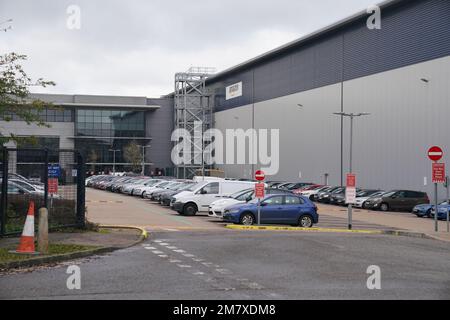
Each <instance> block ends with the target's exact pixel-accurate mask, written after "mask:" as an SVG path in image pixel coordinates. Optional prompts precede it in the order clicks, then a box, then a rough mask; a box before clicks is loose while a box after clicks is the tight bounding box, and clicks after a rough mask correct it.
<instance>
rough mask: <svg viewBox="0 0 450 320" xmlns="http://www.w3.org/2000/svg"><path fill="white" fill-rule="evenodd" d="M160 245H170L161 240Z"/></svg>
mask: <svg viewBox="0 0 450 320" xmlns="http://www.w3.org/2000/svg"><path fill="white" fill-rule="evenodd" d="M159 245H160V246H168V245H169V244H168V243H166V242H161V243H160V244H159Z"/></svg>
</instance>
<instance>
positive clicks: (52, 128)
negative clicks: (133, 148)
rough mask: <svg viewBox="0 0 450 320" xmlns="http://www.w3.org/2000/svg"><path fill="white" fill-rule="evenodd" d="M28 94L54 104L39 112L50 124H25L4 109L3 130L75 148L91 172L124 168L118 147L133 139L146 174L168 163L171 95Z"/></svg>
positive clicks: (126, 165)
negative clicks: (141, 154) (169, 96)
mask: <svg viewBox="0 0 450 320" xmlns="http://www.w3.org/2000/svg"><path fill="white" fill-rule="evenodd" d="M31 98H32V99H40V100H42V101H45V102H51V103H52V104H53V106H54V108H47V109H46V110H43V111H41V112H39V115H40V116H41V118H42V120H43V121H45V122H47V123H48V124H49V127H38V126H36V125H27V124H26V123H25V122H24V121H22V120H21V119H20V118H19V117H17V116H16V115H14V114H8V115H5V118H6V116H7V117H8V119H10V120H11V121H3V120H0V126H1V127H2V131H3V132H4V133H5V134H14V135H17V136H21V137H29V136H32V137H35V139H34V140H35V142H34V146H35V147H48V148H60V149H76V150H79V151H81V152H82V154H84V156H85V159H86V163H87V169H88V170H90V171H95V172H101V171H106V172H107V171H111V170H112V169H113V166H115V169H116V171H122V170H129V168H130V163H129V161H127V160H126V159H125V157H124V152H123V150H124V147H125V146H127V145H129V144H130V143H132V142H136V143H137V144H138V145H139V146H140V147H142V148H141V151H142V153H143V154H144V158H145V162H144V166H145V173H146V174H151V173H152V171H153V172H155V171H162V172H163V173H164V172H165V171H167V170H170V169H169V168H171V167H172V163H171V161H170V152H171V145H170V143H168V142H169V141H170V135H171V133H172V130H173V129H172V128H173V101H172V100H171V99H170V98H157V99H151V98H146V97H124V96H89V95H54V94H33V95H32V96H31ZM9 146H14V144H13V143H10V144H9ZM23 146H26V147H30V146H33V144H31V145H30V142H27V144H26V145H23ZM18 161H20V159H18Z"/></svg>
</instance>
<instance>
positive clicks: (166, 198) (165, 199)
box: [159, 181, 197, 206]
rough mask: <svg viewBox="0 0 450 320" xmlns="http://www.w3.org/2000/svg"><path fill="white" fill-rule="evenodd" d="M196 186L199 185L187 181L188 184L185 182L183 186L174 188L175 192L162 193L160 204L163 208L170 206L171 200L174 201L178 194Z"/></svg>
mask: <svg viewBox="0 0 450 320" xmlns="http://www.w3.org/2000/svg"><path fill="white" fill-rule="evenodd" d="M195 185H197V183H195V182H193V181H187V182H184V183H183V184H182V185H180V186H178V187H176V188H174V189H173V190H172V189H170V190H166V191H164V192H162V193H161V195H160V198H159V203H160V204H161V205H163V206H170V200H171V199H172V197H173V196H175V195H176V194H178V193H180V192H182V191H186V190H189V189H191V188H193V187H195Z"/></svg>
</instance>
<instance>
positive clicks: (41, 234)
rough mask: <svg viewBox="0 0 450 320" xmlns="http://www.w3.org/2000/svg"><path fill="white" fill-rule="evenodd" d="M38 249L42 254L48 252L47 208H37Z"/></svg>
mask: <svg viewBox="0 0 450 320" xmlns="http://www.w3.org/2000/svg"><path fill="white" fill-rule="evenodd" d="M38 251H39V252H40V253H42V254H48V210H47V208H40V209H39V225H38Z"/></svg>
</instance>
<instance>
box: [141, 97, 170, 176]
mask: <svg viewBox="0 0 450 320" xmlns="http://www.w3.org/2000/svg"><path fill="white" fill-rule="evenodd" d="M147 104H148V105H159V106H160V108H159V109H156V110H153V111H147V112H146V134H147V135H148V136H149V137H151V138H152V141H151V143H150V145H151V148H150V149H149V151H147V152H146V161H152V162H153V163H154V164H155V165H154V166H155V167H159V168H165V167H171V166H173V164H172V161H171V159H170V152H171V150H172V144H171V143H170V137H171V134H172V131H173V117H174V114H173V99H170V98H163V99H147Z"/></svg>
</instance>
